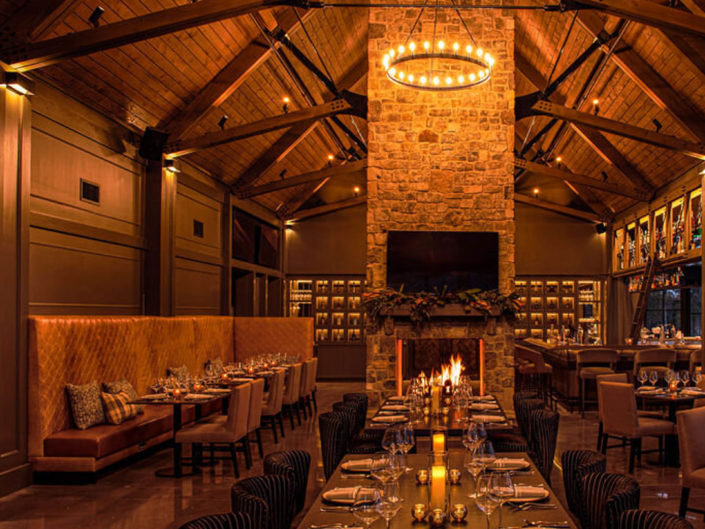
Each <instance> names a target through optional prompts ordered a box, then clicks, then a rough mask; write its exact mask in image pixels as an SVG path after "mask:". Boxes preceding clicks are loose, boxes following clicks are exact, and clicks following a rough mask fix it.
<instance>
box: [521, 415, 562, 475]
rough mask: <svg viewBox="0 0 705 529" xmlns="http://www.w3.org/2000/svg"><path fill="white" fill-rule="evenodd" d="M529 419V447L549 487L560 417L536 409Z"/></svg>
mask: <svg viewBox="0 0 705 529" xmlns="http://www.w3.org/2000/svg"><path fill="white" fill-rule="evenodd" d="M530 417H531V442H530V444H529V446H530V447H531V450H532V452H533V453H534V455H535V457H536V460H535V463H536V467H537V468H538V469H539V472H541V475H542V476H543V477H544V479H545V480H546V482H547V483H548V484H549V485H550V484H551V470H552V469H553V456H554V455H555V453H556V440H557V438H558V421H559V419H560V415H558V413H556V412H554V411H549V410H544V409H538V410H533V411H532V412H531V416H530Z"/></svg>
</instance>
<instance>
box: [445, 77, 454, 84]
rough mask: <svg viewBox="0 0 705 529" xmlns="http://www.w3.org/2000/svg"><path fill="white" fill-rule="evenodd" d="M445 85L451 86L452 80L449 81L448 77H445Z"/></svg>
mask: <svg viewBox="0 0 705 529" xmlns="http://www.w3.org/2000/svg"><path fill="white" fill-rule="evenodd" d="M446 84H447V85H450V84H453V79H451V78H450V77H446Z"/></svg>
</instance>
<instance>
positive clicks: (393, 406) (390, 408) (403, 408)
mask: <svg viewBox="0 0 705 529" xmlns="http://www.w3.org/2000/svg"><path fill="white" fill-rule="evenodd" d="M381 411H409V408H408V407H407V406H402V405H401V404H387V405H386V406H382V408H381Z"/></svg>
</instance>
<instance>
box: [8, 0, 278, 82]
mask: <svg viewBox="0 0 705 529" xmlns="http://www.w3.org/2000/svg"><path fill="white" fill-rule="evenodd" d="M282 4H283V2H282V1H280V0H200V1H199V2H197V3H190V4H185V5H180V6H177V7H170V8H167V9H163V10H161V11H157V12H154V13H149V14H147V15H141V16H137V17H134V18H130V19H127V20H121V21H120V22H114V23H112V24H106V25H104V26H99V27H97V28H93V29H87V30H84V31H78V32H76V33H71V34H69V35H65V36H63V37H57V38H54V39H49V40H42V41H39V42H34V43H29V44H27V45H20V46H16V47H12V48H8V49H5V50H2V60H3V62H5V63H7V64H10V65H11V67H12V68H14V69H16V70H19V71H27V70H34V69H36V68H42V67H44V66H48V65H50V64H54V63H56V62H59V61H62V60H66V59H73V58H76V57H81V56H84V55H89V54H91V53H96V52H98V51H104V50H108V49H111V48H116V47H118V46H124V45H126V44H131V43H134V42H139V41H141V40H145V39H151V38H153V37H158V36H160V35H165V34H167V33H173V32H175V31H180V30H183V29H188V28H192V27H195V26H200V25H203V24H210V23H213V22H217V21H219V20H223V19H226V18H231V17H236V16H239V15H244V14H247V13H253V12H255V11H258V10H261V9H269V8H272V7H274V6H277V5H282Z"/></svg>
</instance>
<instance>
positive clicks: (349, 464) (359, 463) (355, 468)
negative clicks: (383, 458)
mask: <svg viewBox="0 0 705 529" xmlns="http://www.w3.org/2000/svg"><path fill="white" fill-rule="evenodd" d="M341 468H342V469H343V470H347V471H350V472H369V471H370V470H371V469H372V459H370V458H367V459H357V460H354V461H346V462H345V463H343V464H342V465H341Z"/></svg>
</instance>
